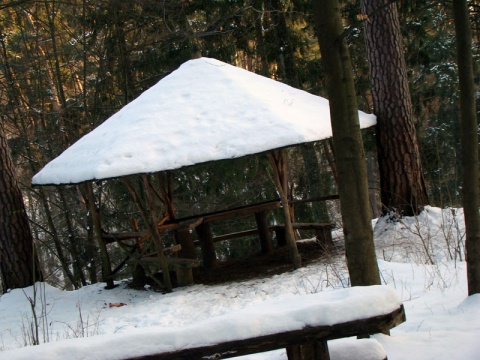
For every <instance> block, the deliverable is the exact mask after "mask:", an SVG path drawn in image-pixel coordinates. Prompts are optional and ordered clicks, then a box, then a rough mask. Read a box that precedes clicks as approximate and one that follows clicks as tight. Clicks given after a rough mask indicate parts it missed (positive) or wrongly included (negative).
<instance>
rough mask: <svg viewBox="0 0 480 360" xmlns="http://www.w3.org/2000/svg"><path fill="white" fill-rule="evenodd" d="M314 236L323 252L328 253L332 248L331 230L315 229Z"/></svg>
mask: <svg viewBox="0 0 480 360" xmlns="http://www.w3.org/2000/svg"><path fill="white" fill-rule="evenodd" d="M315 235H316V236H317V240H318V242H319V243H320V246H321V247H322V250H323V251H329V250H330V249H331V248H332V247H333V239H332V230H331V229H330V228H326V227H325V228H323V229H317V230H315Z"/></svg>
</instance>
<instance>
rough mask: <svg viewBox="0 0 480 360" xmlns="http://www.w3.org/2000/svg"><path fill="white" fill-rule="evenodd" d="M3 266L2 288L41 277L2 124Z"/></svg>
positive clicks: (0, 246)
mask: <svg viewBox="0 0 480 360" xmlns="http://www.w3.org/2000/svg"><path fill="white" fill-rule="evenodd" d="M0 270H1V274H2V281H3V290H4V291H7V290H8V289H16V288H23V287H26V286H30V285H33V284H34V283H35V282H36V281H42V280H43V276H42V272H41V271H40V268H39V264H38V261H37V256H36V254H35V247H34V244H33V238H32V233H31V231H30V224H29V221H28V217H27V213H26V211H25V205H24V203H23V198H22V193H21V191H20V188H19V186H18V183H17V179H16V175H15V170H14V165H13V161H12V159H11V155H10V149H9V147H8V143H7V139H6V137H5V135H4V132H3V127H2V124H0Z"/></svg>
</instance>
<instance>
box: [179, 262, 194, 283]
mask: <svg viewBox="0 0 480 360" xmlns="http://www.w3.org/2000/svg"><path fill="white" fill-rule="evenodd" d="M175 272H176V273H177V281H178V286H188V285H192V284H193V273H192V268H191V267H186V266H183V265H177V266H176V267H175Z"/></svg>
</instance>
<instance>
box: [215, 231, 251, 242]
mask: <svg viewBox="0 0 480 360" xmlns="http://www.w3.org/2000/svg"><path fill="white" fill-rule="evenodd" d="M257 234H258V230H257V229H251V230H243V231H238V232H234V233H230V234H225V235H218V236H214V237H213V242H218V241H224V240H229V239H234V238H238V237H242V236H251V235H257Z"/></svg>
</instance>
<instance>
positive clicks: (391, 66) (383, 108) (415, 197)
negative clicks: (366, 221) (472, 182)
mask: <svg viewBox="0 0 480 360" xmlns="http://www.w3.org/2000/svg"><path fill="white" fill-rule="evenodd" d="M389 3H390V4H389ZM387 4H389V5H387ZM361 7H362V13H363V14H366V15H368V20H366V21H365V34H366V36H365V38H366V43H367V55H368V62H369V67H370V80H371V82H372V97H373V107H374V112H375V115H376V116H377V127H376V137H377V151H378V165H379V170H380V186H381V199H382V205H383V212H384V213H385V212H389V211H395V212H396V213H398V214H400V215H414V214H417V213H418V212H419V211H421V210H422V208H423V206H424V205H426V204H427V203H428V199H427V191H426V187H425V183H424V180H423V173H422V164H421V161H420V153H419V150H418V144H417V136H416V130H415V124H414V122H415V121H414V114H413V107H412V101H411V96H410V90H409V87H408V78H407V69H406V65H405V56H404V52H403V46H402V36H401V32H400V22H399V19H398V13H397V6H396V4H395V3H394V2H393V3H392V2H391V1H390V0H361Z"/></svg>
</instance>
